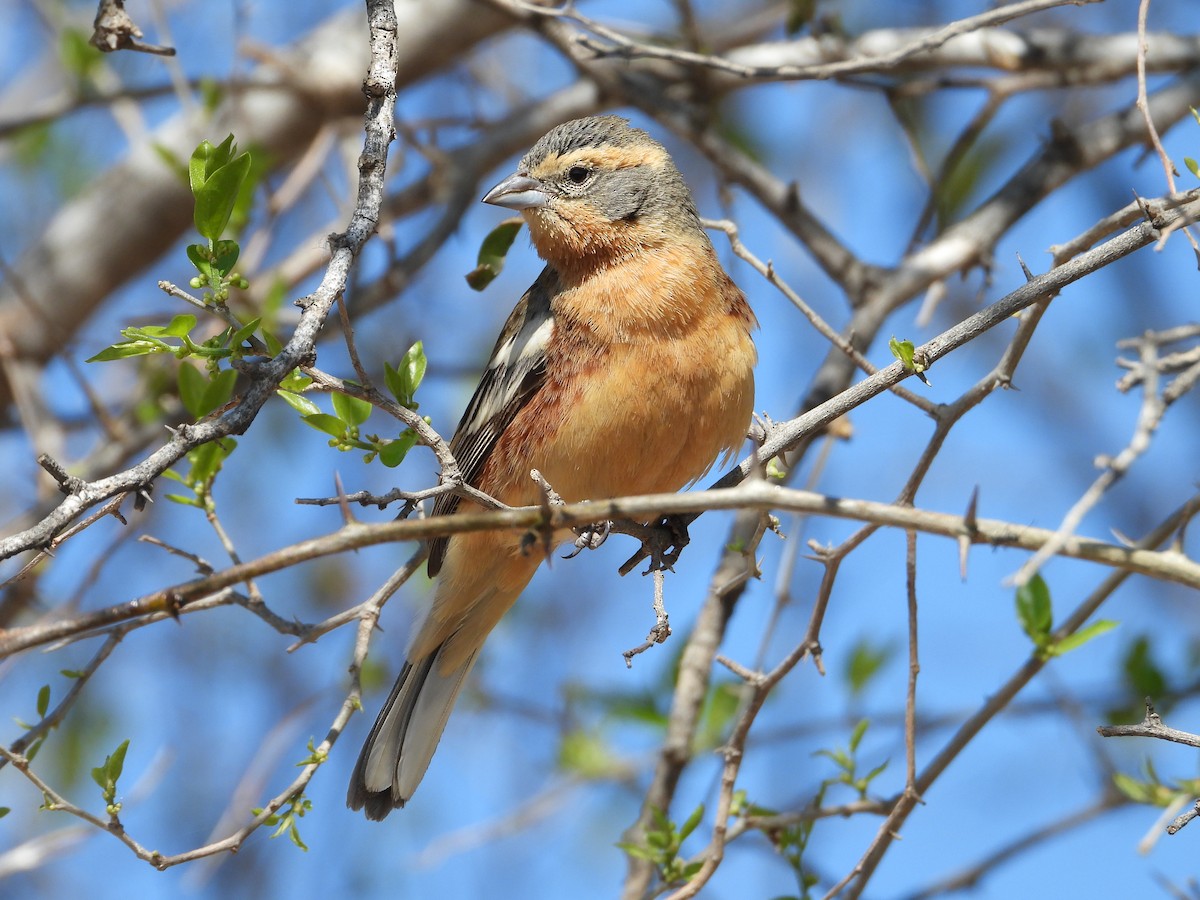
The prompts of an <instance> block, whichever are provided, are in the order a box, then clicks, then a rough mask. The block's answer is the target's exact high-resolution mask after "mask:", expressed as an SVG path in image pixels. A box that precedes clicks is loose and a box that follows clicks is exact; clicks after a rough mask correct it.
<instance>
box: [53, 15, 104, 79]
mask: <svg viewBox="0 0 1200 900" xmlns="http://www.w3.org/2000/svg"><path fill="white" fill-rule="evenodd" d="M58 57H59V59H60V60H61V61H62V64H63V68H64V69H65V70H66V71H67V72H69V73H70V74H72V75H74V76H75V77H76V78H77V79H78V80H80V81H83V80H85V79H88V78H90V77H91V76H92V73H93V72H95V71H96V69H98V68H99V67H100V66H101V64H102V63H103V61H104V54H102V53H101V52H100V51H99V50H98V49H97V48H96V47H93V46H92V44H91V42H90V41H89V40H88V35H87V34H86V33H85V32H84V31H83V30H82V29H80V28H64V29H63V31H62V35H61V37H60V38H59V42H58Z"/></svg>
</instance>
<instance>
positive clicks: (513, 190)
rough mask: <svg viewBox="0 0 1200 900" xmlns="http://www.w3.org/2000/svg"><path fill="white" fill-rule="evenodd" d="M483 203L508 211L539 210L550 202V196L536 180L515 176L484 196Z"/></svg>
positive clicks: (524, 176)
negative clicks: (501, 207) (502, 207)
mask: <svg viewBox="0 0 1200 900" xmlns="http://www.w3.org/2000/svg"><path fill="white" fill-rule="evenodd" d="M483 202H484V203H490V204H492V205H493V206H504V207H507V208H508V209H538V208H540V207H543V206H545V205H546V204H548V203H549V202H550V195H549V194H547V193H546V188H545V186H544V185H543V184H542V183H541V182H540V181H538V180H537V179H536V178H530V177H529V176H528V175H521V174H514V175H509V176H508V177H507V178H505V179H504V180H503V181H502V182H500V183H499V184H498V185H496V186H495V187H494V188H492V189H491V190H490V191H488V192H487V193H486V194H484V195H483Z"/></svg>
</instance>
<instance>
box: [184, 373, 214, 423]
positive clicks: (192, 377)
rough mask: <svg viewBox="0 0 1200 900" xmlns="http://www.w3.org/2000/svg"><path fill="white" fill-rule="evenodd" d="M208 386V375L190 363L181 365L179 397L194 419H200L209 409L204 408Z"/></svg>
mask: <svg viewBox="0 0 1200 900" xmlns="http://www.w3.org/2000/svg"><path fill="white" fill-rule="evenodd" d="M207 388H208V376H207V375H205V374H204V373H203V372H201V371H200V370H199V369H198V368H196V367H195V366H193V365H191V364H190V363H186V362H185V363H183V364H182V365H180V367H179V399H180V400H182V401H183V408H184V409H186V410H187V411H188V414H189V415H190V416H191V417H192V418H193V419H199V418H200V417H202V416H203V415H204V414H205V413H206V412H208V410H206V409H204V392H205V390H207Z"/></svg>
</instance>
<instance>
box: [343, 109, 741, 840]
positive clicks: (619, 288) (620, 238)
mask: <svg viewBox="0 0 1200 900" xmlns="http://www.w3.org/2000/svg"><path fill="white" fill-rule="evenodd" d="M483 201H484V202H485V203H491V204H494V205H496V206H503V207H508V208H509V209H515V210H520V212H521V214H522V215H523V216H524V218H525V221H526V223H527V224H528V226H529V232H530V236H531V238H532V240H533V245H534V247H535V248H536V250H537V252H538V255H539V256H540V257H541V258H542V259H543V260H544V261H545V262H546V267H545V269H543V270H542V273H541V274H540V275H539V276H538V278H537V280H536V281H535V282H534V283H533V286H532V287H531V288H529V290H528V291H526V292H525V296H524V297H522V298H521V301H520V303H518V304H517V307H516V309H514V310H513V312H512V314H511V315H510V316H509V318H508V322H507V323H506V324H505V326H504V330H503V331H502V332H501V333H500V338H499V339H498V340H497V341H496V346H495V349H494V350H493V351H492V356H491V359H490V360H489V362H488V367H487V371H486V372H484V374H483V378H482V380H481V381H480V383H479V387H477V388H476V389H475V395H474V396H473V397H472V398H471V402H470V403H469V404H468V405H467V410H466V412H465V413H464V414H463V417H462V421H461V422H460V423H459V425H458V430H457V431H456V432H455V434H454V437H453V439H452V440H451V441H450V448H451V450H452V451H453V453H454V456H455V458H456V459H457V460H458V462H459V464H460V466H461V467H462V471H463V475H464V477H465V478H466V480H467V481H468V482H469V483H470V484H472V485H474V486H475V487H477V488H479V489H480V490H482V491H484V492H486V493H488V494H490V495H491V496H493V497H495V498H497V499H498V500H501V501H503V502H504V503H507V504H509V505H512V506H528V505H533V504H536V503H537V502H539V499H540V493H539V488H538V486H537V485H536V484H535V482H534V481H533V480H532V479H531V478H530V470H531V469H538V470H540V471H541V473H542V475H543V476H544V477H545V478H546V480H547V481H548V482H549V483H550V485H551V487H553V488H554V490H555V491H557V492H558V493H559V494H560V495H561V496H562V498H563V499H564V500H566V501H567V502H574V501H580V500H602V499H606V498H611V497H618V496H624V495H632V494H643V493H656V492H665V491H674V490H678V489H679V488H681V487H683V486H684V485H686V484H689V483H691V482H693V481H695V480H696V479H697V478H699V477H700V476H701V475H703V474H704V473H705V472H706V471H707V470H708V469H709V467H710V466H711V465H712V464H713V461H714V460H715V459H716V458H717V457H718V456H719V455H721V454H725V456H726V458H729V457H730V456H731V455H732V454H733V452H734V451H736V450H737V449H738V448H739V447H740V446H741V444H742V442H743V441H744V439H745V436H746V430H747V428H748V426H749V424H750V416H751V413H752V409H753V401H754V372H753V370H754V363H755V361H756V353H755V349H754V344H753V342H752V341H751V339H750V332H751V330H752V329H753V328H754V327H755V326H756V324H757V323H756V321H755V318H754V314H753V313H752V312H751V311H750V307H749V306H748V305H747V303H746V299H745V297H743V296H742V292H741V291H740V290H738V288H737V286H736V285H734V283H733V282H732V281H731V280H730V278H729V276H728V275H726V274H725V271H724V270H723V269H722V268H721V264H720V262H718V260H717V256H716V253H715V252H714V250H713V246H712V243H711V242H710V241H709V239H708V236H707V234H705V232H704V229H703V228H702V227H701V225H700V218H699V215H698V214H697V212H696V206H695V203H694V201H693V200H692V195H691V192H690V191H689V190H688V187H687V185H686V184H685V183H684V181H683V177H682V176H681V175H680V174H679V170H678V169H677V168H676V167H675V164H674V163H673V162H672V161H671V157H670V156H669V155H668V154H667V151H666V150H665V149H664V148H663V146H662V145H661V144H659V143H658V142H657V141H656V140H654V139H653V138H651V137H650V135H648V134H647V133H646V132H644V131H642V130H640V129H638V128H634V127H632V126H630V125H629V123H628V122H627V121H626V120H625V119H622V118H618V117H616V116H600V117H592V118H585V119H577V120H575V121H572V122H567V123H565V124H563V125H559V126H558V127H556V128H554V129H553V130H552V131H550V132H549V133H548V134H546V135H545V136H544V137H542V138H541V140H539V141H538V142H537V143H536V144H534V146H533V148H532V149H531V150H530V151H529V152H528V153H527V154H526V155H525V157H524V158H523V159H522V160H521V161H520V163H519V164H518V166H517V171H516V173H515V174H513V175H510V176H509V177H508V178H506V179H504V180H503V181H501V182H500V183H499V184H498V185H496V186H495V187H494V188H492V189H491V190H490V191H489V192H488V193H487V195H486V196H485V197H484V198H483ZM478 508H479V507H477V506H476V505H475V504H472V503H469V502H466V501H460V500H459V499H458V498H457V497H454V496H452V495H449V494H444V495H442V497H441V498H440V499H439V500H438V501H437V502H436V503H435V505H434V509H433V512H434V514H435V515H439V514H450V513H453V512H455V511H456V510H463V511H466V510H471V511H475V510H478ZM567 536H569V535H564V536H563V537H567ZM520 537H521V536H520V534H518V533H515V532H512V531H508V532H499V531H497V532H476V533H471V534H460V535H456V536H454V537H452V538H449V539H447V538H439V539H437V540H435V541H433V543H432V545H431V547H430V554H429V574H430V576H434V575H437V576H438V583H437V587H436V592H435V595H434V599H433V605H432V608H431V609H430V610H429V613H428V615H427V616H426V618H425V620H424V623H423V624H422V625H421V627H420V629H419V630H418V631H417V634H416V636H415V637H414V638H413V640H412V645H411V646H410V648H409V651H408V661H407V662H406V663H405V664H404V668H403V670H402V671H401V672H400V677H399V678H398V679H397V681H396V684H395V686H394V687H393V688H392V693H391V695H390V696H389V697H388V699H387V702H386V703H385V704H384V706H383V710H382V711H381V712H380V714H379V718H378V719H377V720H376V721H375V726H374V727H373V728H372V729H371V733H370V735H369V736H368V737H367V741H366V744H365V745H364V746H363V749H362V753H361V754H360V756H359V758H358V764H357V765H356V766H355V768H354V774H353V776H352V777H351V780H350V789H349V792H348V794H347V798H346V802H347V804H348V805H349V806H350V807H351V808H352V809H362V808H364V807H365V808H366V814H367V817H368V818H370V819H382V818H384V817H385V816H386V815H387V814H388V813H390V812H391V811H392V809H393V808H395V807H401V806H403V805H404V804H405V802H407V800H408V799H409V798H410V797H411V796H412V794H413V791H415V790H416V788H417V785H418V784H419V783H420V781H421V778H422V776H424V774H425V770H426V769H427V768H428V766H429V761H430V759H431V758H432V757H433V752H434V750H435V748H436V747H437V744H438V741H439V740H440V738H441V735H442V731H443V729H444V728H445V726H446V719H447V718H448V717H449V715H450V710H451V708H452V707H453V706H454V701H455V698H456V697H457V696H458V692H459V691H460V690H461V689H462V686H463V681H464V679H465V678H466V677H467V674H468V673H469V672H470V671H471V666H472V665H473V664H474V662H475V659H476V657H477V655H478V654H479V650H480V648H481V647H482V646H483V642H484V640H485V639H486V638H487V636H488V634H489V633H490V632H491V630H492V629H493V628H494V627H495V626H496V623H497V622H499V621H500V617H501V616H503V615H504V613H505V612H506V611H507V610H508V609H509V607H511V606H512V604H513V602H514V601H515V600H516V599H517V596H518V595H519V594H520V593H521V591H522V590H523V589H524V588H525V585H526V584H528V583H529V580H530V579H531V578H532V577H533V573H534V571H535V570H536V569H537V567H538V564H539V562H540V560H541V554H540V553H537V552H533V553H528V554H525V553H522V550H521V545H520Z"/></svg>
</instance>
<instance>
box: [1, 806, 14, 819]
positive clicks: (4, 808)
mask: <svg viewBox="0 0 1200 900" xmlns="http://www.w3.org/2000/svg"><path fill="white" fill-rule="evenodd" d="M10 812H12V807H11V806H0V819H3V818H4V817H5V816H7V815H8V814H9V813H10Z"/></svg>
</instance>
